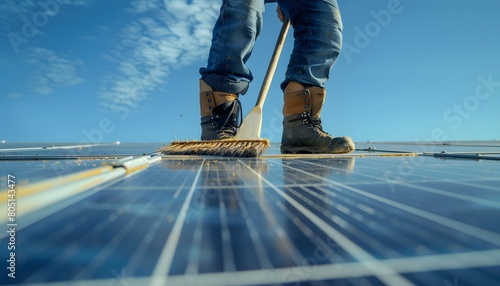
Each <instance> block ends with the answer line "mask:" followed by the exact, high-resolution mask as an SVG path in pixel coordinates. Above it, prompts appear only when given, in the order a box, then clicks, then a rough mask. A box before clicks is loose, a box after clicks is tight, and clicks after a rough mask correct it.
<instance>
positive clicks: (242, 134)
mask: <svg viewBox="0 0 500 286" xmlns="http://www.w3.org/2000/svg"><path fill="white" fill-rule="evenodd" d="M289 27H290V21H289V20H288V19H285V21H283V26H282V27H281V31H280V34H279V36H278V40H277V42H276V46H275V48H274V52H273V55H272V57H271V61H270V63H269V66H268V68H267V72H266V75H265V77H264V81H263V83H262V87H261V88H260V92H259V96H258V98H257V103H256V104H255V107H254V108H253V109H252V110H250V112H249V113H248V115H247V116H246V117H245V120H243V122H242V123H241V126H240V128H239V130H238V133H237V134H236V136H234V137H233V138H230V139H221V140H204V141H174V142H172V144H171V145H170V146H166V147H163V148H160V149H158V151H159V152H161V153H162V154H164V155H208V156H226V157H258V156H260V155H261V154H262V152H264V150H266V149H267V147H269V146H270V144H269V140H268V139H261V138H260V130H261V127H262V107H263V105H264V100H265V99H266V96H267V92H268V91H269V87H270V86H271V81H272V78H273V75H274V71H275V70H276V66H277V64H278V60H279V57H280V54H281V50H282V48H283V44H284V42H285V38H286V34H287V32H288V28H289Z"/></svg>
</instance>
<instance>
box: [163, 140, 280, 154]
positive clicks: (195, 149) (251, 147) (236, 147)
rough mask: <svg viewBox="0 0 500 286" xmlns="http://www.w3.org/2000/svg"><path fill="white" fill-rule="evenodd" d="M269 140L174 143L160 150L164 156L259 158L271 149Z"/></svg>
mask: <svg viewBox="0 0 500 286" xmlns="http://www.w3.org/2000/svg"><path fill="white" fill-rule="evenodd" d="M269 146H270V144H269V140H267V139H260V140H231V139H226V140H207V141H174V142H172V144H171V145H170V146H166V147H163V148H160V149H158V152H161V153H162V154H164V155H206V156H224V157H258V156H260V155H261V154H262V152H264V150H266V149H267V147H269Z"/></svg>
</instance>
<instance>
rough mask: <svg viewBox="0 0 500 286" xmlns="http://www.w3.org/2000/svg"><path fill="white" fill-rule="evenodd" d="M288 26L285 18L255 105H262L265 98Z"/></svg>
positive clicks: (288, 21)
mask: <svg viewBox="0 0 500 286" xmlns="http://www.w3.org/2000/svg"><path fill="white" fill-rule="evenodd" d="M289 27H290V20H288V19H285V20H284V21H283V26H282V27H281V31H280V34H279V36H278V40H277V41H276V46H275V47H274V51H273V55H272V57H271V61H270V62H269V66H268V67H267V72H266V76H265V77H264V81H263V82H262V86H261V88H260V92H259V97H258V98H257V103H256V104H255V106H260V107H261V108H262V106H264V100H266V96H267V92H268V91H269V87H270V86H271V82H272V81H273V76H274V72H275V71H276V66H277V65H278V61H279V58H280V55H281V50H282V49H283V45H284V44H285V39H286V34H287V33H288V28H289Z"/></svg>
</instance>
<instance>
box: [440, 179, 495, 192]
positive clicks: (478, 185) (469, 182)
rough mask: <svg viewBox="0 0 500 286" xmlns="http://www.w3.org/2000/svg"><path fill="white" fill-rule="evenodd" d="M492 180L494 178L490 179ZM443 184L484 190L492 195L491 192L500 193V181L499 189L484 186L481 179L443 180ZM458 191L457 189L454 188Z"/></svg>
mask: <svg viewBox="0 0 500 286" xmlns="http://www.w3.org/2000/svg"><path fill="white" fill-rule="evenodd" d="M489 179H492V178H489ZM440 181H442V182H445V183H448V184H450V185H456V186H457V187H459V186H461V187H471V188H474V189H475V190H483V191H484V192H486V193H488V192H489V193H490V194H491V191H493V192H495V193H500V180H498V185H499V187H492V186H488V185H485V184H483V180H481V179H464V180H450V179H442V180H440ZM452 189H454V190H456V188H452Z"/></svg>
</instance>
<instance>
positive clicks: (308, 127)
mask: <svg viewBox="0 0 500 286" xmlns="http://www.w3.org/2000/svg"><path fill="white" fill-rule="evenodd" d="M325 95H326V91H325V89H323V88H321V87H315V86H312V87H307V88H304V86H303V85H301V84H300V83H298V82H290V83H289V84H288V85H287V87H286V88H285V93H284V97H285V105H284V106H283V115H284V119H283V136H282V137H281V153H282V154H299V153H302V154H304V153H305V154H317V153H329V154H339V153H349V152H351V151H353V150H354V142H353V141H352V139H351V138H349V137H346V136H344V137H333V136H331V135H330V134H328V133H326V132H325V131H324V130H323V127H322V125H321V119H320V113H321V108H322V107H323V103H324V101H325Z"/></svg>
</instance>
